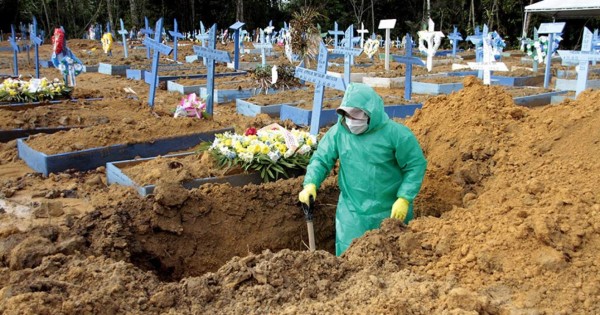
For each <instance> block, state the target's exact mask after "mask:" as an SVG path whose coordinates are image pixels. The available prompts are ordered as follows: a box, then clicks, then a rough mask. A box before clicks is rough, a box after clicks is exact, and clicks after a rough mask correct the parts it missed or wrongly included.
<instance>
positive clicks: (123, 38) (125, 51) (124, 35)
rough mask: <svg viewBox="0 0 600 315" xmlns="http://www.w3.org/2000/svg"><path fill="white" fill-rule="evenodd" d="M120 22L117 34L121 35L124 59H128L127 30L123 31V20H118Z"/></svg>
mask: <svg viewBox="0 0 600 315" xmlns="http://www.w3.org/2000/svg"><path fill="white" fill-rule="evenodd" d="M119 20H120V22H121V29H120V30H119V34H121V38H122V40H123V53H124V54H125V58H128V57H129V54H128V53H127V34H128V33H129V32H127V30H126V29H125V24H123V19H119Z"/></svg>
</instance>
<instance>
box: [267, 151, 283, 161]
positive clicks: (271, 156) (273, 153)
mask: <svg viewBox="0 0 600 315" xmlns="http://www.w3.org/2000/svg"><path fill="white" fill-rule="evenodd" d="M267 155H268V156H269V159H271V161H273V163H277V161H279V158H280V157H281V154H279V152H278V151H271V152H269V153H268V154H267Z"/></svg>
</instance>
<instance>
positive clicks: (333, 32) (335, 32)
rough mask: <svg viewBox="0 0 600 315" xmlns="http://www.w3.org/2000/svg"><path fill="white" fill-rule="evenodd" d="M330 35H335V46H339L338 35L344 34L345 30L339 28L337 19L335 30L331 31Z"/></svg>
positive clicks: (334, 24)
mask: <svg viewBox="0 0 600 315" xmlns="http://www.w3.org/2000/svg"><path fill="white" fill-rule="evenodd" d="M329 34H330V35H333V48H337V47H338V35H344V32H342V31H340V30H338V24H337V21H335V22H333V30H331V31H329Z"/></svg>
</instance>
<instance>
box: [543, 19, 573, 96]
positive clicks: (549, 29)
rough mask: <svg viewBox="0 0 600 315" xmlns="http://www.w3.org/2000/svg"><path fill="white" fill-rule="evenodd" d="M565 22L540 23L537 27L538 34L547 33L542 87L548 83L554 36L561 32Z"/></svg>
mask: <svg viewBox="0 0 600 315" xmlns="http://www.w3.org/2000/svg"><path fill="white" fill-rule="evenodd" d="M565 24H566V23H565V22H559V23H542V24H540V28H539V29H538V34H548V47H547V49H548V50H547V52H546V71H545V72H544V88H545V89H547V88H548V86H549V85H550V68H551V63H552V53H553V52H554V36H557V35H558V34H560V33H562V30H563V29H564V28H565Z"/></svg>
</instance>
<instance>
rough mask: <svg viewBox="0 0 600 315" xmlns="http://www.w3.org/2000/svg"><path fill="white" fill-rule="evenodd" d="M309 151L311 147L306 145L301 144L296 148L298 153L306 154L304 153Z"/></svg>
mask: <svg viewBox="0 0 600 315" xmlns="http://www.w3.org/2000/svg"><path fill="white" fill-rule="evenodd" d="M310 151H311V148H310V147H309V146H308V145H306V144H303V145H302V146H301V147H300V149H298V154H306V153H309V152H310Z"/></svg>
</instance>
